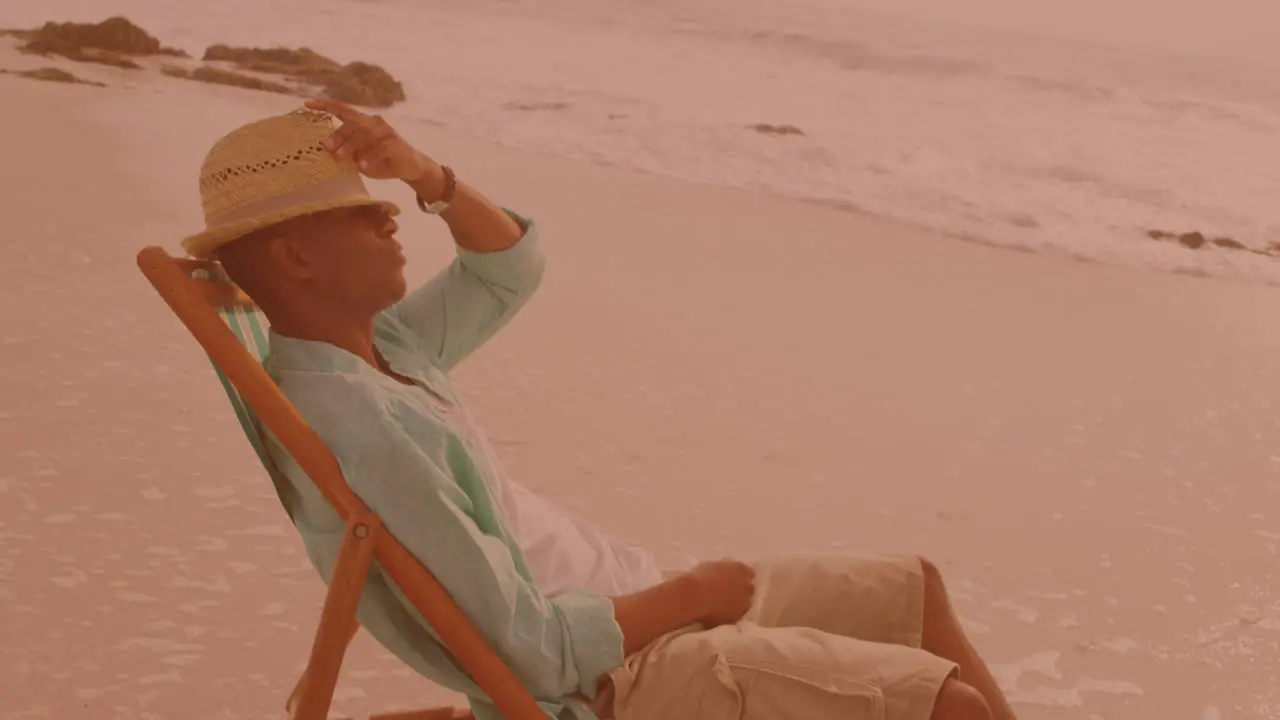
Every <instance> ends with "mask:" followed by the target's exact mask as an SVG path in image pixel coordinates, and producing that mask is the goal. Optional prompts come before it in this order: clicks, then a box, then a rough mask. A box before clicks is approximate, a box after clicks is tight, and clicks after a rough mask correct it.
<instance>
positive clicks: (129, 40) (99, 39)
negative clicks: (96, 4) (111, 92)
mask: <svg viewBox="0 0 1280 720" xmlns="http://www.w3.org/2000/svg"><path fill="white" fill-rule="evenodd" d="M11 34H14V35H16V36H17V37H20V38H23V39H24V40H26V42H25V43H24V44H23V45H22V47H21V48H20V49H21V51H22V52H24V53H28V54H31V55H59V56H61V57H65V58H68V59H70V60H75V61H78V62H93V63H99V64H102V65H111V66H114V67H120V68H127V69H138V68H140V67H141V66H140V65H138V63H136V62H134V61H133V60H132V59H130V58H135V57H150V56H155V55H168V56H172V57H185V56H186V54H185V53H183V52H182V51H181V50H174V49H172V48H167V47H164V46H162V45H161V44H160V41H159V40H157V39H156V38H155V37H154V36H152V35H151V34H150V33H148V32H147V31H146V30H143V29H142V28H141V27H138V26H137V25H135V24H134V23H133V22H131V21H130V20H128V19H127V18H123V17H119V16H116V17H111V18H107V19H106V20H103V21H102V22H100V23H59V22H47V23H45V24H44V26H43V27H41V28H39V29H37V30H27V31H16V32H12V33H11Z"/></svg>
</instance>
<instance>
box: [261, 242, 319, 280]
mask: <svg viewBox="0 0 1280 720" xmlns="http://www.w3.org/2000/svg"><path fill="white" fill-rule="evenodd" d="M267 243H268V247H267V252H268V253H269V254H270V257H271V265H272V267H274V268H276V269H277V270H278V271H279V272H281V273H283V274H285V275H287V276H289V277H292V278H298V279H300V280H307V279H310V278H312V277H313V276H314V275H315V264H314V262H313V258H312V257H311V251H312V250H313V248H311V247H308V244H307V243H305V242H303V240H302V238H301V237H299V236H298V235H296V234H293V233H288V234H280V235H273V236H271V237H270V238H268V239H267Z"/></svg>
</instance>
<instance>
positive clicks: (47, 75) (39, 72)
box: [0, 67, 106, 87]
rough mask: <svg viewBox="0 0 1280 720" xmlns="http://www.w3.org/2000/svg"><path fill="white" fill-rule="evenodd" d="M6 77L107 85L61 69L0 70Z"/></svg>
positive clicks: (95, 85)
mask: <svg viewBox="0 0 1280 720" xmlns="http://www.w3.org/2000/svg"><path fill="white" fill-rule="evenodd" d="M0 73H3V74H5V75H17V76H18V77H24V78H30V79H31V80H45V81H47V82H60V83H71V84H74V85H92V86H93V87H106V85H105V84H103V83H100V82H94V81H92V80H84V79H82V78H78V77H76V76H75V75H72V74H71V73H69V72H67V71H66V70H61V69H59V68H51V67H47V68H37V69H35V70H0Z"/></svg>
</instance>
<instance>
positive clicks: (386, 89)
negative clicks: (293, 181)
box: [204, 45, 405, 108]
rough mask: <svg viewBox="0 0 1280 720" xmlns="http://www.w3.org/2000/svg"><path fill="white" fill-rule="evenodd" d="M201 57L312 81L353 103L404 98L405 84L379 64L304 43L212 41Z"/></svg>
mask: <svg viewBox="0 0 1280 720" xmlns="http://www.w3.org/2000/svg"><path fill="white" fill-rule="evenodd" d="M204 60H205V61H207V62H226V63H231V64H233V65H235V66H236V67H237V68H239V69H241V70H246V71H249V72H258V73H265V74H270V75H280V76H283V77H285V78H288V79H290V80H293V81H295V82H299V83H303V84H306V85H313V86H315V87H317V88H319V89H320V91H321V93H322V94H323V95H324V96H325V97H328V98H331V99H334V100H340V101H342V102H345V103H349V104H352V105H363V106H365V107H376V108H384V107H390V106H391V105H394V104H395V103H398V102H402V101H403V100H404V99H405V94H404V87H403V86H402V85H401V84H400V83H399V82H398V81H396V79H395V78H393V77H392V76H391V73H389V72H387V71H386V70H385V69H383V68H382V67H380V66H378V65H374V64H372V63H366V62H359V61H357V62H351V63H347V64H346V65H342V64H340V63H338V62H337V61H335V60H333V59H331V58H328V57H325V56H324V55H321V54H320V53H317V52H316V51H314V50H312V49H310V48H305V47H304V48H298V49H296V50H295V49H292V48H282V47H276V48H243V47H231V46H228V45H213V46H211V47H210V48H209V49H207V50H206V51H205V53H204Z"/></svg>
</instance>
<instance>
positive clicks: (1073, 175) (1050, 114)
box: [0, 0, 1280, 282]
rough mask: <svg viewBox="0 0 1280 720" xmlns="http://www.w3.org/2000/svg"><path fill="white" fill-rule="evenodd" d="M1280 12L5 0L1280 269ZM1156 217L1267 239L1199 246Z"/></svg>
mask: <svg viewBox="0 0 1280 720" xmlns="http://www.w3.org/2000/svg"><path fill="white" fill-rule="evenodd" d="M1173 5H1177V7H1173ZM1278 8H1280V4H1277V3H1275V2H1268V1H1265V0H1220V1H1218V2H1213V3H1208V2H1198V3H1196V2H1190V1H1188V2H1184V3H1181V4H1170V3H1157V2H1154V0H1123V1H1122V2H1116V3H1112V2H1102V0H1090V2H1086V3H1045V2H1030V1H1027V2H1014V0H969V2H964V3H943V2H941V1H940V0H903V2H892V3H890V2H888V1H887V0H862V1H861V2H837V1H836V0H764V1H762V0H738V1H737V2H730V1H729V0H689V1H687V2H674V1H673V0H650V1H648V2H640V1H639V0H595V1H593V2H587V1H585V0H552V1H550V2H534V1H533V0H509V1H508V0H469V1H468V2H465V3H464V2H440V1H436V2H427V1H425V0H273V1H272V2H261V1H257V2H249V1H247V0H225V2H222V3H210V2H192V1H189V0H187V1H183V2H175V1H174V0H117V1H116V2H113V3H111V4H110V5H99V4H97V3H94V4H89V3H84V2H75V1H73V0H42V2H40V3H34V2H31V3H24V4H23V5H21V6H10V5H6V6H5V7H4V8H3V9H0V24H3V25H8V26H27V25H34V24H36V23H39V22H42V21H44V20H47V19H82V20H92V19H100V18H102V17H104V16H106V15H107V14H125V15H128V16H129V17H131V18H132V19H134V20H136V21H137V22H139V23H141V24H143V25H144V26H145V27H147V28H148V29H149V30H151V31H152V32H153V33H155V34H157V35H159V36H160V37H161V39H162V40H163V41H165V42H166V43H169V44H172V45H177V46H180V47H183V48H185V49H187V50H188V51H191V52H192V53H193V54H197V55H198V54H199V52H200V51H201V50H202V49H203V48H204V47H205V46H207V45H209V44H211V43H214V42H226V43H231V44H253V45H278V44H284V45H308V46H311V47H313V48H315V49H317V50H320V51H322V52H325V53H328V54H331V55H333V56H334V57H336V58H338V59H343V60H347V59H365V60H369V61H373V62H378V63H381V64H383V65H385V66H387V67H388V68H389V69H390V70H392V72H393V73H394V74H396V75H397V76H398V77H400V78H401V79H402V80H403V81H404V83H405V85H406V89H407V92H408V94H409V95H410V100H409V102H408V103H407V104H406V105H404V106H402V107H400V108H398V109H397V110H396V111H395V112H397V113H404V114H408V115H412V116H414V117H416V118H420V119H423V120H426V121H429V122H432V123H436V124H439V125H441V126H445V127H448V128H451V129H457V130H462V131H465V132H468V133H471V134H475V135H479V136H483V137H486V138H489V139H492V140H495V141H498V142H501V143H504V144H508V145H511V146H515V147H520V148H527V149H532V150H537V151H544V152H549V153H554V154H557V155H564V156H570V157H576V158H584V159H589V160H592V161H597V162H603V163H608V164H612V165H618V166H623V167H630V168H635V169H638V170H642V171H645V172H651V173H658V174H662V175H667V176H671V177H676V178H681V179H685V180H692V181H697V182H705V183H712V184H718V185H727V186H735V187H744V188H751V189H756V190H761V191H765V192H767V193H770V194H774V195H781V196H789V197H796V198H803V199H806V200H812V201H815V202H819V203H823V204H829V205H835V206H838V207H845V208H849V209H856V210H862V211H866V212H871V213H876V214H880V215H886V216H890V217H894V218H898V219H901V220H904V221H907V222H912V223H917V224H921V225H925V226H928V227H931V228H934V229H937V230H939V231H941V232H944V233H947V234H950V235H954V236H956V237H962V238H966V239H970V240H975V241H979V242H985V243H992V244H997V245H1003V246H1010V247H1016V248H1022V249H1030V250H1036V251H1048V252H1058V253H1065V254H1068V255H1071V256H1073V257H1077V258H1081V259H1086V260H1093V261H1101V262H1108V263H1121V264H1131V265H1140V266H1146V267H1153V268H1160V269H1164V270H1173V271H1180V272H1189V273H1195V274H1207V275H1214V276H1220V277H1227V278H1231V279H1244V280H1256V281H1263V282H1277V281H1280V251H1276V252H1277V257H1276V258H1272V257H1270V256H1269V254H1268V249H1269V248H1270V247H1271V246H1272V244H1276V245H1277V246H1280V202H1278V201H1277V199H1278V198H1280V50H1276V49H1274V47H1273V38H1272V37H1270V35H1271V31H1270V30H1269V28H1274V27H1275V26H1276V25H1275V23H1276V21H1278V20H1280V9H1278ZM889 11H892V13H896V14H890V12H889ZM762 125H767V126H773V127H774V128H786V129H787V131H784V132H781V133H779V132H761V131H760V130H759V128H758V126H762ZM427 150H429V151H431V150H432V149H430V148H428V149H427ZM438 154H441V155H446V156H447V149H441V150H439V151H438ZM652 211H655V212H660V211H661V209H660V208H655V209H652ZM705 230H706V232H708V233H715V232H716V228H715V227H714V226H708V227H707V228H706V229H705ZM1152 230H1160V231H1165V232H1169V233H1185V232H1192V231H1198V232H1201V233H1204V234H1205V235H1207V236H1210V237H1218V236H1225V237H1230V238H1232V239H1234V240H1235V241H1237V242H1239V243H1241V244H1243V245H1245V246H1246V248H1247V249H1243V250H1242V249H1239V248H1236V249H1224V248H1220V247H1212V246H1210V247H1206V248H1201V249H1199V250H1190V249H1187V248H1184V247H1181V246H1180V245H1178V244H1177V243H1175V242H1170V241H1158V240H1155V239H1152V238H1150V237H1148V232H1149V231H1152ZM835 240H836V241H839V240H840V239H839V238H836V239H835ZM848 240H850V241H867V240H868V239H866V238H849V239H848Z"/></svg>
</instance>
